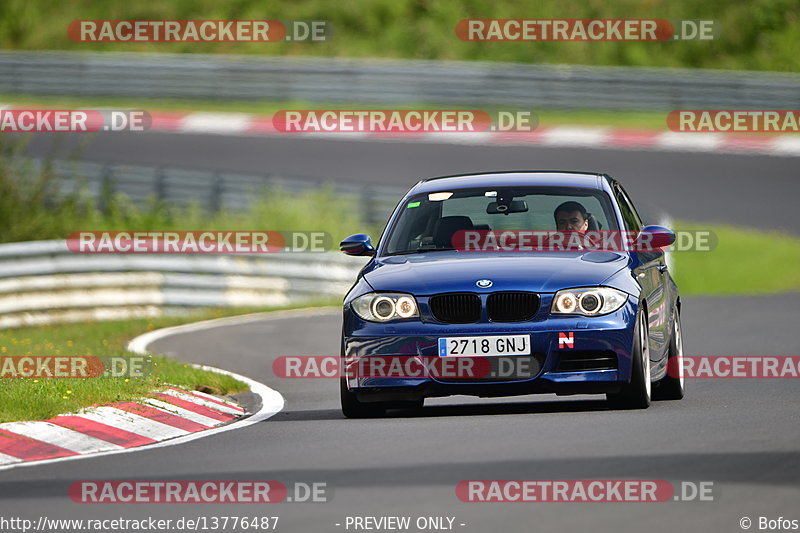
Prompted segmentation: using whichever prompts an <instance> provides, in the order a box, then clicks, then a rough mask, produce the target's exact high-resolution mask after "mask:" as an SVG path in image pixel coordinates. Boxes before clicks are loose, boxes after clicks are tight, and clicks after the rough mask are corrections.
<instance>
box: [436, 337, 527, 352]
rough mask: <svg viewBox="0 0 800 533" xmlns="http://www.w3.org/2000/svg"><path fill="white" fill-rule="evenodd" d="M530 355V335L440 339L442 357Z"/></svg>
mask: <svg viewBox="0 0 800 533" xmlns="http://www.w3.org/2000/svg"><path fill="white" fill-rule="evenodd" d="M530 354H531V336H530V335H498V336H492V337H442V338H440V339H439V356H440V357H480V356H494V355H530Z"/></svg>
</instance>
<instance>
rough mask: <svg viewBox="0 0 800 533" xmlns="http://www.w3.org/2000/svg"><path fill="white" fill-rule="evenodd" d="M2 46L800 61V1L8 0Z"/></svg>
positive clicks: (711, 62) (735, 65)
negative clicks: (291, 32) (561, 38)
mask: <svg viewBox="0 0 800 533" xmlns="http://www.w3.org/2000/svg"><path fill="white" fill-rule="evenodd" d="M621 17H625V18H631V19H641V18H665V19H714V20H716V21H718V22H719V24H720V28H721V34H720V36H719V38H718V39H717V40H714V41H711V42H708V41H697V42H545V43H542V42H484V43H481V42H465V41H461V40H460V39H458V37H457V36H456V34H455V25H456V23H457V22H458V21H459V20H461V19H464V18H538V19H550V18H621ZM77 19H112V20H113V19H151V20H152V19H241V20H247V19H279V20H309V19H313V20H328V21H330V23H331V25H332V28H333V38H332V39H331V40H330V41H328V42H324V43H303V42H280V43H107V44H106V43H99V44H89V43H76V42H72V41H71V40H69V38H68V37H67V26H68V25H69V23H70V22H71V21H72V20H77ZM0 47H2V48H12V49H26V50H43V49H70V50H124V51H139V52H183V53H223V54H224V53H243V54H259V55H315V56H326V57H334V56H338V57H395V58H419V59H456V60H488V61H513V62H524V63H566V64H582V65H624V66H667V67H705V68H726V69H755V70H779V71H788V72H796V71H798V70H800V54H797V50H798V49H799V48H800V4H798V3H797V2H796V1H794V0H751V1H748V2H738V3H734V2H730V0H706V1H705V2H694V1H692V0H649V1H647V2H642V1H641V0H588V1H585V2H563V1H561V0H497V1H493V2H487V1H485V0H436V1H431V0H340V1H338V2H331V1H328V0H305V1H302V2H290V1H284V2H271V3H267V4H265V3H264V2H263V1H261V0H233V1H230V2H217V1H214V0H195V1H192V2H189V1H183V0H181V1H173V2H163V1H158V0H139V1H137V2H129V1H122V0H109V1H107V2H102V3H98V2H94V1H92V0H73V1H71V2H56V3H54V2H50V1H47V0H6V1H5V2H2V3H0Z"/></svg>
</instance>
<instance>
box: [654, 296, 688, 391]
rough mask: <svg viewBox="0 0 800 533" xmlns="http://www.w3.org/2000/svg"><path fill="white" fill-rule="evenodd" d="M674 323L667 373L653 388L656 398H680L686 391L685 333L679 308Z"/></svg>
mask: <svg viewBox="0 0 800 533" xmlns="http://www.w3.org/2000/svg"><path fill="white" fill-rule="evenodd" d="M672 324H673V326H672V338H671V339H670V341H669V356H668V357H667V375H666V376H664V377H663V378H661V379H660V380H658V382H657V383H656V388H655V389H654V390H653V399H654V400H680V399H681V398H683V395H684V393H685V392H686V389H685V388H684V380H685V378H684V375H683V333H682V331H681V315H680V313H678V311H677V310H676V311H675V319H674V320H673V321H672Z"/></svg>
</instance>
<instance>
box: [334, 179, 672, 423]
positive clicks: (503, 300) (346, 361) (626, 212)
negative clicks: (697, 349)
mask: <svg viewBox="0 0 800 533" xmlns="http://www.w3.org/2000/svg"><path fill="white" fill-rule="evenodd" d="M537 231H538V232H552V233H546V235H549V236H550V237H551V238H552V237H553V236H554V235H557V234H558V233H559V232H562V233H563V234H569V235H572V236H575V235H577V236H579V237H581V238H584V237H586V236H587V235H590V234H592V233H594V234H596V235H600V234H605V235H633V236H634V238H633V239H632V240H631V239H629V240H627V241H625V240H624V239H621V240H617V241H615V242H616V243H617V246H614V247H613V249H609V247H608V246H596V247H593V246H591V245H590V244H589V245H587V244H586V243H585V242H584V243H583V244H581V243H580V239H579V242H578V244H577V245H569V246H558V247H551V246H541V244H542V241H541V240H540V241H539V243H538V244H539V245H540V246H536V247H533V248H531V249H528V248H525V247H523V246H510V247H509V246H504V245H505V244H508V243H509V242H510V240H514V244H520V243H521V242H522V241H521V235H523V234H525V232H532V233H530V235H535V234H536V232H537ZM498 235H501V236H505V237H507V238H506V241H507V242H505V243H503V242H500V243H498V241H497V236H498ZM487 237H491V239H487ZM489 240H490V241H491V242H489V244H488V245H487V242H488V241H489ZM612 240H613V239H612ZM674 240H675V235H674V234H673V233H672V232H671V231H670V230H669V229H667V228H664V227H662V226H644V225H643V224H642V221H641V218H640V217H639V215H638V213H637V211H636V208H635V207H634V205H633V203H632V202H631V200H630V198H629V196H628V194H627V193H626V192H625V190H624V189H623V188H622V186H621V185H620V184H619V182H617V181H616V180H614V179H613V178H611V177H610V176H607V175H604V174H596V173H583V172H561V171H558V172H556V171H547V172H544V171H518V172H496V173H482V174H470V175H459V176H445V177H439V178H431V179H426V180H423V181H420V182H419V183H417V184H416V185H415V186H414V187H413V188H412V189H411V190H410V191H408V193H407V194H406V195H405V196H404V197H403V199H402V200H401V201H400V203H399V204H398V206H397V208H396V209H395V211H394V213H393V214H392V216H391V218H390V219H389V222H388V224H387V226H386V229H385V230H384V233H383V235H382V236H381V238H380V241H379V243H378V244H377V245H373V243H372V242H371V239H370V237H369V236H367V235H364V234H357V235H352V236H350V237H348V238H347V239H345V240H344V241H342V243H341V250H342V251H343V252H345V253H347V254H349V255H357V256H370V257H371V258H370V260H369V262H368V263H367V264H366V265H365V266H364V268H363V269H362V270H361V272H360V273H359V275H358V278H357V280H356V282H355V284H354V285H353V287H352V288H351V290H350V291H349V293H348V294H347V296H346V297H345V300H344V309H343V311H344V321H343V328H342V344H341V350H342V365H343V368H345V369H346V370H348V371H346V372H344V373H343V377H342V378H341V382H340V389H341V404H342V411H343V413H344V415H345V416H346V417H349V418H363V417H374V416H381V415H382V414H384V413H385V412H386V410H387V409H395V408H419V407H422V405H423V403H424V400H425V398H430V397H441V396H450V395H457V394H462V395H473V396H480V397H497V396H512V395H527V394H537V393H555V394H558V395H570V394H605V395H606V397H607V399H608V401H609V403H610V405H611V406H612V407H614V408H622V409H643V408H647V407H648V406H649V405H650V402H651V399H665V400H677V399H680V398H682V397H683V395H684V380H683V372H682V370H681V364H680V357H681V356H682V342H681V323H680V307H681V300H680V296H679V294H678V288H677V286H676V285H675V283H674V281H673V280H672V277H671V276H670V272H669V268H668V264H667V261H666V257H665V252H664V250H663V248H664V246H667V245H669V244H672V242H674ZM559 242H563V241H559ZM640 242H647V243H651V244H652V243H655V245H653V246H647V247H640V246H637V243H640ZM465 243H471V244H476V246H475V247H474V249H470V248H469V247H468V246H467V247H465V246H464V244H465ZM392 358H397V359H402V361H403V363H401V364H398V365H397V367H396V368H394V370H397V369H400V370H403V371H401V372H394V373H392V372H375V371H374V370H375V369H379V370H386V368H387V367H386V366H385V364H384V363H385V362H386V361H387V360H391V359H392ZM377 360H381V362H382V364H381V365H375V364H373V363H375V362H376V361H377ZM464 362H468V363H469V364H461V363H464ZM408 363H414V364H413V365H409V364H408ZM392 364H394V362H393V363H392ZM365 368H366V369H367V371H365V370H364V369H365ZM353 369H357V371H353Z"/></svg>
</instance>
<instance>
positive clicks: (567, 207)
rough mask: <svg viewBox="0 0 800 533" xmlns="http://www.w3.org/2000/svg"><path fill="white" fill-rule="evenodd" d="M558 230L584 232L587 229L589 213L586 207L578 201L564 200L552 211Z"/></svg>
mask: <svg viewBox="0 0 800 533" xmlns="http://www.w3.org/2000/svg"><path fill="white" fill-rule="evenodd" d="M553 217H554V218H555V219H556V229H557V230H558V231H577V232H580V233H586V230H588V229H589V215H588V214H587V213H586V208H585V207H583V205H581V204H580V203H578V202H572V201H570V202H564V203H563V204H561V205H559V206H558V207H556V210H555V211H554V212H553Z"/></svg>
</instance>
